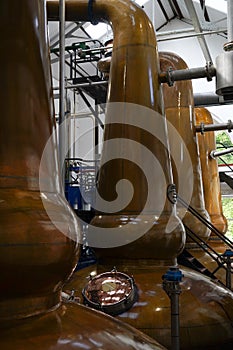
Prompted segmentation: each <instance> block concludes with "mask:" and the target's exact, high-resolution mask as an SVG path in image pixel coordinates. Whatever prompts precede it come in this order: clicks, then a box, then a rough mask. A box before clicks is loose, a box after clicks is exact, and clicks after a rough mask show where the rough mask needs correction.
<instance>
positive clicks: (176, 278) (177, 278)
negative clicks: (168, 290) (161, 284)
mask: <svg viewBox="0 0 233 350" xmlns="http://www.w3.org/2000/svg"><path fill="white" fill-rule="evenodd" d="M183 277H184V275H183V274H182V272H181V271H180V270H179V268H178V267H170V269H169V270H168V271H167V272H166V273H165V274H164V275H163V277H162V278H163V280H165V281H168V282H181V281H182V278H183Z"/></svg>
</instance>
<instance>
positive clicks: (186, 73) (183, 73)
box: [159, 63, 216, 86]
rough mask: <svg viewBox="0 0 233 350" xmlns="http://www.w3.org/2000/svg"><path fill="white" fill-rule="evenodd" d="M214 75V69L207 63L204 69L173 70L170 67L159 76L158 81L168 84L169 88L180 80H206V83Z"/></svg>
mask: <svg viewBox="0 0 233 350" xmlns="http://www.w3.org/2000/svg"><path fill="white" fill-rule="evenodd" d="M215 75H216V69H215V67H214V66H213V65H212V64H211V63H208V64H207V65H206V66H205V67H198V68H189V69H188V68H187V69H177V70H174V69H172V68H171V67H167V70H166V71H165V72H162V73H160V74H159V80H160V82H161V83H168V85H169V86H172V85H173V83H174V82H175V81H180V80H191V79H200V78H206V79H207V80H208V81H211V80H212V77H214V76H215Z"/></svg>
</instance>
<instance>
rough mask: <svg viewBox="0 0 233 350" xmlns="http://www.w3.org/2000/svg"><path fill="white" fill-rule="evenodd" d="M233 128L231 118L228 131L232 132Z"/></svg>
mask: <svg viewBox="0 0 233 350" xmlns="http://www.w3.org/2000/svg"><path fill="white" fill-rule="evenodd" d="M232 129H233V123H232V121H231V119H229V120H228V123H227V131H228V132H232Z"/></svg>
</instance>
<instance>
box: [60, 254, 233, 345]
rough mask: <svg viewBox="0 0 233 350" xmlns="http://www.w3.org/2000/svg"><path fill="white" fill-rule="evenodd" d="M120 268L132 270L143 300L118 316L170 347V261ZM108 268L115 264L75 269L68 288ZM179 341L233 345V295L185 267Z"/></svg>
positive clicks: (126, 263)
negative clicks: (166, 284) (166, 283)
mask: <svg viewBox="0 0 233 350" xmlns="http://www.w3.org/2000/svg"><path fill="white" fill-rule="evenodd" d="M117 267H118V270H119V271H123V272H125V273H127V274H133V276H134V280H135V283H136V285H137V288H138V295H139V298H138V301H137V302H136V303H135V304H134V305H133V307H132V308H131V309H130V310H128V311H127V312H125V313H122V314H120V315H119V316H117V318H118V319H120V320H122V321H124V322H127V323H128V324H130V325H132V326H133V327H135V328H138V329H140V330H142V331H143V332H145V333H146V334H147V335H149V336H150V337H152V338H154V339H156V340H157V341H158V342H159V343H161V344H163V345H164V346H166V347H168V348H169V349H170V346H171V345H170V300H169V298H168V296H167V295H166V293H165V292H164V291H163V288H162V275H163V274H164V273H166V272H167V267H166V266H156V262H155V261H150V260H149V259H148V260H146V261H145V260H143V259H142V260H140V264H138V261H136V260H132V261H129V260H122V262H121V264H119V265H118V266H117ZM97 268H98V272H103V271H109V269H110V265H98V267H97V266H91V267H88V268H86V269H83V270H81V271H79V272H77V273H75V274H74V275H73V276H72V277H71V280H70V281H69V282H68V284H67V285H66V286H65V290H66V288H67V289H69V290H71V289H74V290H75V291H76V292H75V295H76V296H80V297H81V290H82V288H83V287H84V286H85V284H86V278H87V276H88V275H89V274H92V275H93V274H94V273H96V272H97ZM181 271H182V273H183V274H184V278H183V280H182V282H181V290H182V292H181V295H180V297H179V303H180V341H181V349H185V350H190V349H198V350H199V349H200V350H206V349H212V350H219V349H224V350H225V349H229V350H230V349H231V348H232V344H233V326H232V320H233V294H232V292H230V291H228V290H226V289H224V288H222V287H219V286H218V285H216V284H215V283H213V282H211V281H210V280H209V279H208V278H206V277H205V276H203V275H201V274H199V273H197V272H195V271H193V270H190V269H188V268H185V267H182V268H181Z"/></svg>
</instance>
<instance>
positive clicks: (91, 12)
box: [87, 0, 99, 26]
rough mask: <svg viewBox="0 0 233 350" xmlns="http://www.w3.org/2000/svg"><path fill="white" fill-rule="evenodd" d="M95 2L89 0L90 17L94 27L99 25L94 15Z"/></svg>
mask: <svg viewBox="0 0 233 350" xmlns="http://www.w3.org/2000/svg"><path fill="white" fill-rule="evenodd" d="M94 2H95V0H89V1H88V9H87V10H88V17H89V20H90V22H91V24H92V25H93V26H95V25H97V24H98V23H99V21H98V20H97V19H96V18H95V16H94V13H93V3H94Z"/></svg>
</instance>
